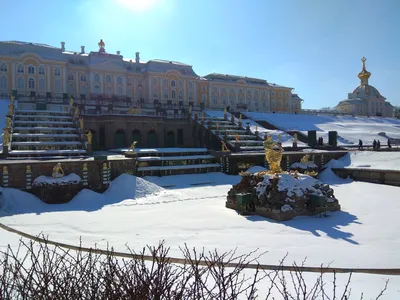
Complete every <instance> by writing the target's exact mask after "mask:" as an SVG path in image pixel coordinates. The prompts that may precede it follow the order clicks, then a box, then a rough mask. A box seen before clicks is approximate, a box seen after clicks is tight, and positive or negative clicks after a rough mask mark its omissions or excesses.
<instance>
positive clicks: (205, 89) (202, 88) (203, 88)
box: [201, 85, 207, 93]
mask: <svg viewBox="0 0 400 300" xmlns="http://www.w3.org/2000/svg"><path fill="white" fill-rule="evenodd" d="M201 91H202V92H203V93H205V92H206V91H207V87H206V86H205V85H202V86H201Z"/></svg>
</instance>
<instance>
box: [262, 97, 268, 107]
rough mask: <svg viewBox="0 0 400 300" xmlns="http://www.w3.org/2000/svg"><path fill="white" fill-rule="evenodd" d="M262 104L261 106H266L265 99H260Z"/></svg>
mask: <svg viewBox="0 0 400 300" xmlns="http://www.w3.org/2000/svg"><path fill="white" fill-rule="evenodd" d="M262 106H263V107H266V106H267V101H265V99H263V101H262Z"/></svg>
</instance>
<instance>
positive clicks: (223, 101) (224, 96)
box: [222, 95, 226, 104]
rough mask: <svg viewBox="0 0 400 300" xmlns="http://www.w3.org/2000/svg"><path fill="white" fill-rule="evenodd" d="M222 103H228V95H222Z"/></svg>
mask: <svg viewBox="0 0 400 300" xmlns="http://www.w3.org/2000/svg"><path fill="white" fill-rule="evenodd" d="M222 104H226V95H223V96H222Z"/></svg>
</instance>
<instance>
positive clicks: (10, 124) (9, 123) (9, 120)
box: [6, 117, 12, 129]
mask: <svg viewBox="0 0 400 300" xmlns="http://www.w3.org/2000/svg"><path fill="white" fill-rule="evenodd" d="M11 126H12V121H11V118H9V117H6V128H7V129H11Z"/></svg>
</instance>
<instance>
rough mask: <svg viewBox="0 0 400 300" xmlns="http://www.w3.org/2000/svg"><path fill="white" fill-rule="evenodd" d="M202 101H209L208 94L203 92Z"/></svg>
mask: <svg viewBox="0 0 400 300" xmlns="http://www.w3.org/2000/svg"><path fill="white" fill-rule="evenodd" d="M201 102H203V103H204V104H205V103H206V102H207V95H206V94H203V96H201Z"/></svg>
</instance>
